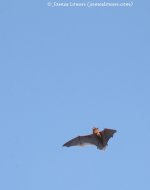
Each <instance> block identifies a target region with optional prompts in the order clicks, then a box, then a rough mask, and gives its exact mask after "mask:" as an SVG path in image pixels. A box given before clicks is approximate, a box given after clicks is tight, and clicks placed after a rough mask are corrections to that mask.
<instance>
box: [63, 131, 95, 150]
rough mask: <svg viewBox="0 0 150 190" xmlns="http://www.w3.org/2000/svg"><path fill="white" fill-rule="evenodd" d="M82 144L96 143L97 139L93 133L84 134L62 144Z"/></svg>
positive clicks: (68, 145)
mask: <svg viewBox="0 0 150 190" xmlns="http://www.w3.org/2000/svg"><path fill="white" fill-rule="evenodd" d="M84 145H96V146H97V145H98V142H97V139H96V138H95V136H94V135H93V134H91V135H86V136H78V137H76V138H73V139H71V140H70V141H68V142H66V143H65V144H64V145H63V146H67V147H70V146H84Z"/></svg>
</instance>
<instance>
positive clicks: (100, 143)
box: [63, 128, 117, 150]
mask: <svg viewBox="0 0 150 190" xmlns="http://www.w3.org/2000/svg"><path fill="white" fill-rule="evenodd" d="M116 132H117V131H116V130H114V129H104V130H103V131H100V130H99V129H98V128H93V133H92V134H90V135H84V136H78V137H75V138H73V139H71V140H70V141H68V142H66V143H65V144H64V145H63V146H66V147H70V146H85V145H94V146H96V147H97V148H98V149H100V150H102V149H105V148H106V146H107V145H108V144H107V143H108V141H109V139H110V138H111V137H113V135H114V133H116Z"/></svg>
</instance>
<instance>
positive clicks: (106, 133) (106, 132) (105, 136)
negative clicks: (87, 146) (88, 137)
mask: <svg viewBox="0 0 150 190" xmlns="http://www.w3.org/2000/svg"><path fill="white" fill-rule="evenodd" d="M116 132H117V131H116V130H114V129H104V130H103V131H102V134H103V139H104V145H107V143H108V141H109V139H110V138H111V137H113V135H114V133H116Z"/></svg>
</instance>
